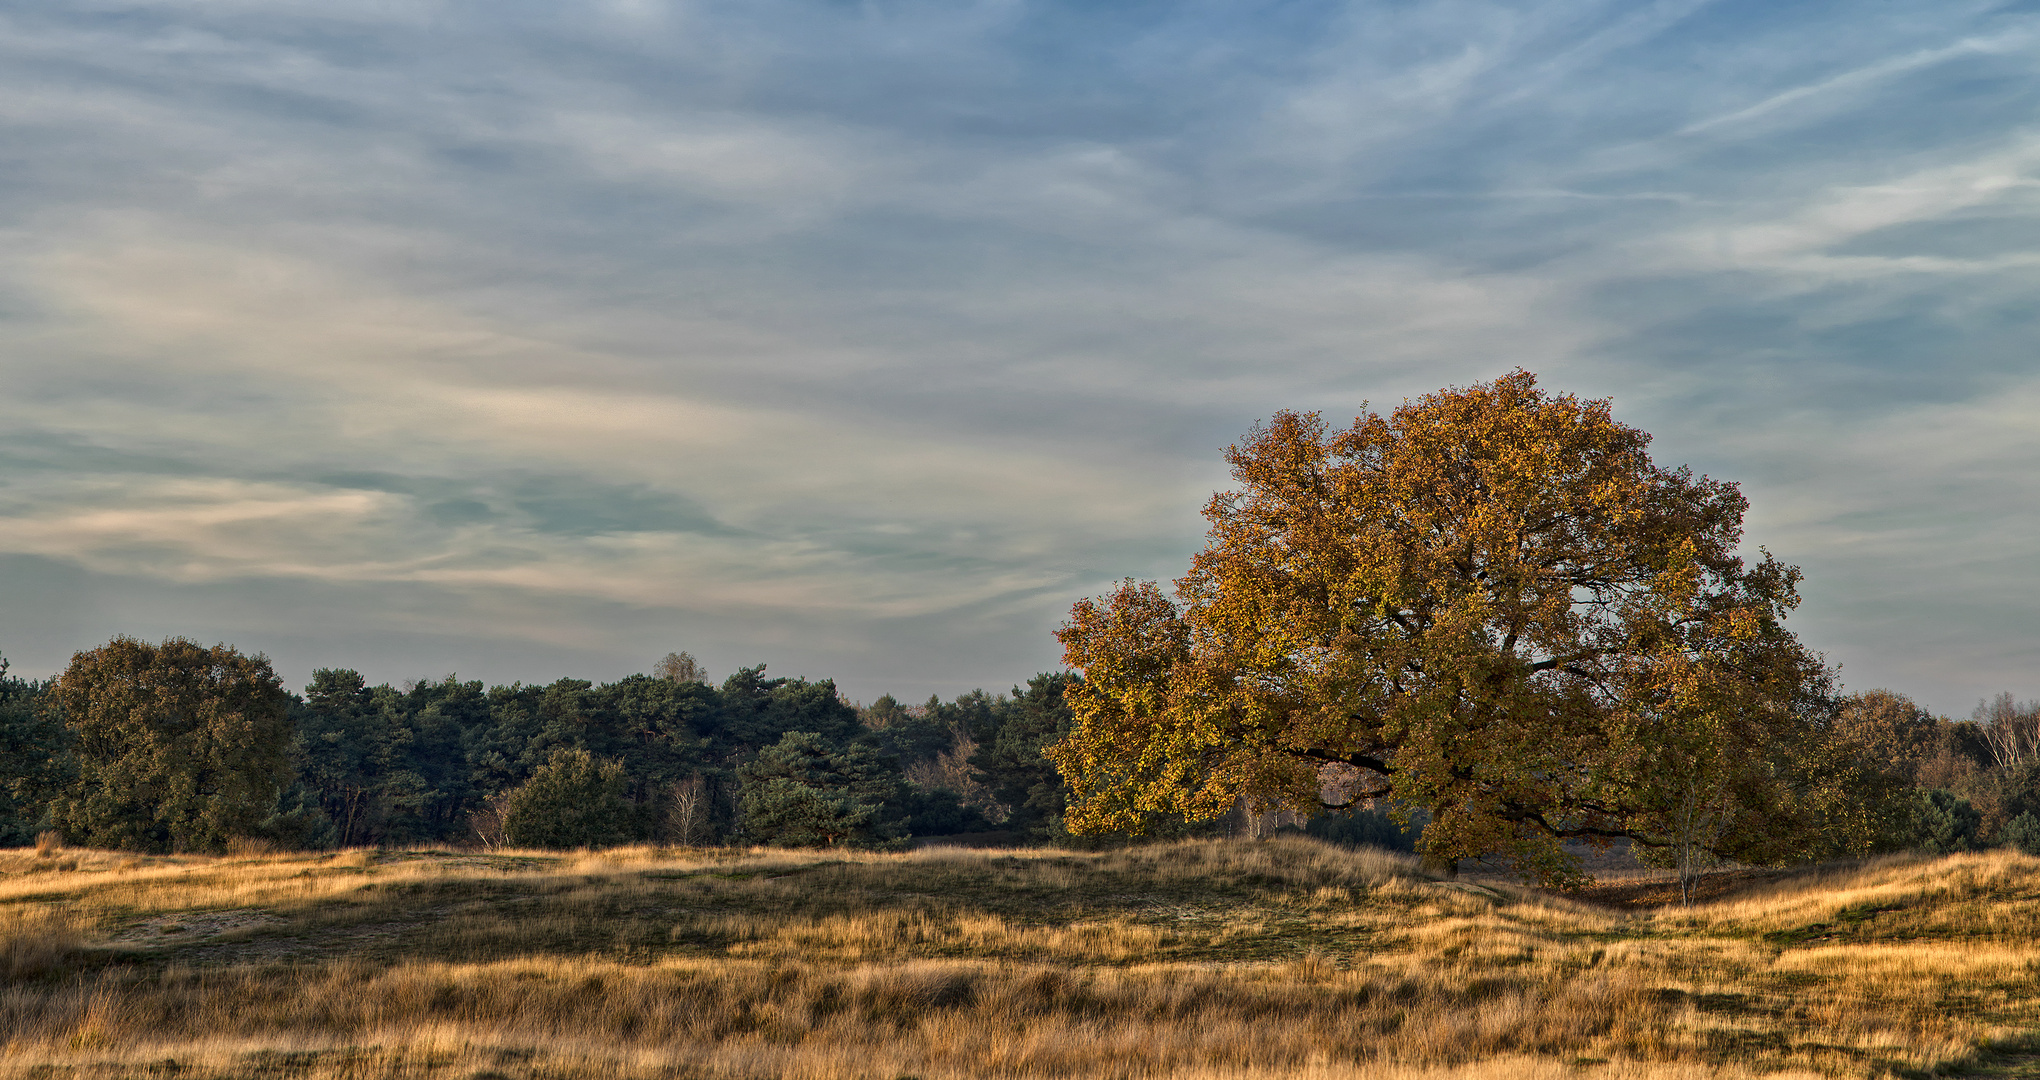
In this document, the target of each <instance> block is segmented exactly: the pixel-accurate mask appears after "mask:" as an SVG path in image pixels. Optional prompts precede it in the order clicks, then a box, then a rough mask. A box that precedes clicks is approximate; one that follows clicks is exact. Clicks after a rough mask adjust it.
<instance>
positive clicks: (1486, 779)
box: [1050, 371, 1877, 881]
mask: <svg viewBox="0 0 2040 1080" xmlns="http://www.w3.org/2000/svg"><path fill="white" fill-rule="evenodd" d="M1649 442H1650V436H1649V435H1648V434H1646V433H1645V432H1642V431H1639V430H1637V429H1635V428H1632V427H1628V426H1625V425H1623V424H1621V423H1618V422H1616V421H1615V420H1614V419H1613V418H1612V416H1611V415H1610V409H1609V405H1608V403H1607V402H1606V401H1582V400H1579V399H1577V398H1574V397H1572V396H1569V395H1553V394H1547V393H1545V392H1543V391H1541V390H1539V389H1538V388H1537V386H1536V380H1535V377H1534V376H1532V375H1530V374H1529V373H1526V372H1522V371H1517V372H1514V373H1511V374H1509V375H1506V376H1504V377H1502V378H1500V379H1497V380H1496V381H1495V382H1493V383H1492V384H1482V385H1476V386H1472V387H1469V388H1465V389H1449V390H1443V391H1440V392H1438V393H1435V394H1431V395H1428V396H1426V397H1424V398H1422V399H1421V400H1418V401H1414V402H1408V403H1405V404H1404V405H1403V406H1402V407H1400V408H1398V409H1396V410H1395V411H1394V412H1393V413H1392V414H1390V415H1388V416H1382V415H1379V414H1375V413H1368V414H1367V415H1364V416H1361V417H1360V418H1358V419H1357V420H1355V421H1354V422H1353V424H1352V426H1351V427H1349V428H1346V429H1344V430H1333V429H1332V428H1331V427H1330V426H1329V425H1327V424H1326V422H1325V421H1324V420H1323V419H1322V418H1321V417H1320V416H1319V415H1318V414H1316V413H1281V414H1278V415H1277V416H1276V417H1275V418H1274V419H1273V420H1272V421H1270V422H1268V423H1267V424H1265V425H1263V426H1260V427H1257V428H1256V429H1255V430H1254V431H1253V432H1252V433H1251V434H1250V436H1249V437H1248V438H1247V439H1246V441H1244V442H1243V443H1241V444H1239V445H1237V446H1234V447H1231V448H1230V449H1229V450H1228V451H1227V459H1228V460H1229V461H1230V463H1231V465H1232V470H1233V475H1234V477H1235V478H1236V479H1237V481H1238V483H1239V486H1238V488H1237V489H1235V490H1231V491H1225V492H1220V493H1219V494H1217V495H1215V496H1213V498H1212V500H1211V502H1210V504H1209V506H1207V507H1206V509H1205V516H1206V517H1207V518H1208V519H1209V520H1210V523H1211V527H1210V532H1209V539H1208V542H1207V544H1206V546H1205V548H1204V550H1203V551H1202V552H1201V553H1199V554H1198V555H1197V556H1196V557H1195V559H1194V560H1193V562H1192V565H1191V568H1190V572H1189V573H1188V574H1187V575H1186V576H1184V577H1183V578H1181V579H1180V580H1178V581H1177V582H1176V589H1175V595H1174V597H1170V596H1168V595H1165V594H1164V593H1163V591H1162V590H1161V589H1160V588H1159V587H1157V586H1156V585H1155V584H1153V583H1148V582H1131V581H1129V582H1127V583H1126V584H1124V585H1123V586H1122V587H1120V588H1119V589H1118V590H1117V592H1115V593H1114V594H1113V595H1111V596H1109V597H1106V598H1103V599H1102V600H1086V601H1084V602H1082V603H1079V604H1078V605H1076V607H1075V609H1074V610H1073V611H1072V613H1071V618H1070V621H1069V622H1068V624H1066V625H1065V626H1064V628H1063V629H1062V630H1061V631H1060V637H1061V639H1062V642H1063V644H1064V646H1065V657H1066V659H1067V662H1068V663H1069V664H1070V665H1071V666H1072V667H1075V668H1079V669H1081V670H1082V671H1083V673H1084V678H1083V680H1082V682H1081V683H1080V684H1078V685H1077V686H1076V687H1074V688H1073V689H1072V690H1071V692H1070V694H1069V699H1070V702H1071V704H1072V706H1073V708H1074V709H1075V712H1076V716H1077V722H1076V726H1075V729H1074V731H1073V732H1072V733H1071V735H1070V736H1069V737H1068V738H1066V739H1065V740H1063V741H1062V742H1061V743H1060V744H1058V745H1057V746H1056V747H1054V748H1053V749H1052V750H1051V751H1050V754H1051V756H1052V757H1053V758H1054V760H1055V761H1056V762H1057V764H1058V765H1059V766H1060V767H1061V769H1062V770H1063V772H1064V775H1065V776H1066V777H1067V778H1068V779H1069V781H1070V784H1071V787H1072V791H1073V802H1072V806H1071V809H1070V812H1069V815H1068V823H1069V825H1070V827H1071V829H1072V830H1074V831H1091V832H1107V831H1125V832H1135V833H1138V832H1141V831H1143V830H1145V829H1147V828H1149V827H1151V826H1152V825H1153V824H1154V823H1155V822H1157V821H1161V820H1169V819H1179V820H1180V819H1188V820H1193V821H1194V820H1208V819H1211V818H1214V817H1216V816H1218V815H1220V814H1223V813H1225V812H1226V811H1228V810H1229V809H1230V808H1231V807H1232V806H1233V805H1234V804H1235V803H1236V802H1237V801H1238V800H1240V799H1242V798H1245V799H1247V800H1248V801H1250V802H1253V803H1257V804H1260V805H1263V806H1268V805H1288V806H1292V807H1296V808H1299V809H1304V810H1307V811H1312V812H1321V811H1322V809H1323V805H1322V803H1321V799H1322V798H1323V796H1324V795H1325V792H1326V791H1327V789H1328V787H1331V786H1334V785H1329V784H1328V781H1329V780H1330V779H1332V778H1333V777H1332V773H1343V774H1344V775H1345V778H1346V783H1345V785H1344V795H1343V798H1350V799H1363V800H1364V799H1389V800H1393V801H1394V802H1395V803H1396V804H1397V805H1400V806H1404V807H1423V808H1426V809H1428V810H1429V811H1430V812H1431V815H1432V817H1431V824H1430V826H1429V827H1428V828H1427V829H1426V830H1425V833H1424V841H1423V842H1424V845H1425V850H1426V853H1427V854H1428V855H1429V856H1431V857H1432V858H1433V859H1436V860H1443V861H1450V860H1452V859H1455V858H1458V857H1463V856H1471V855H1476V854H1483V853H1493V852H1498V851H1499V852H1506V853H1509V854H1510V855H1512V856H1513V857H1515V859H1516V860H1517V863H1518V865H1519V866H1522V867H1524V868H1525V869H1526V871H1527V872H1529V873H1531V874H1532V875H1533V876H1537V877H1541V878H1543V879H1545V880H1551V881H1562V880H1566V879H1568V878H1569V877H1571V876H1572V870H1571V866H1572V863H1571V862H1570V860H1568V859H1567V858H1566V857H1565V856H1564V854H1563V852H1562V850H1561V848H1560V846H1559V841H1560V840H1561V839H1564V838H1569V837H1600V838H1616V837H1631V838H1635V839H1637V840H1640V841H1642V842H1644V843H1645V844H1646V845H1656V846H1662V847H1666V848H1676V849H1678V850H1681V851H1702V850H1704V851H1711V852H1715V853H1720V854H1728V855H1734V856H1736V857H1739V858H1744V859H1747V860H1752V861H1779V860H1783V859H1788V858H1793V857H1800V856H1804V855H1808V854H1817V853H1820V852H1822V851H1824V850H1828V849H1834V848H1848V847H1851V846H1855V847H1862V846H1864V845H1866V844H1867V843H1868V842H1869V838H1870V836H1871V835H1872V834H1873V833H1874V831H1875V829H1876V827H1877V823H1876V822H1875V821H1873V820H1871V818H1872V817H1874V814H1871V813H1870V812H1868V811H1865V810H1863V809H1862V808H1861V807H1860V806H1859V805H1857V803H1855V802H1852V801H1851V799H1850V798H1849V796H1848V792H1849V790H1850V789H1851V785H1852V784H1853V783H1855V782H1856V781H1858V780H1860V779H1861V777H1856V776H1852V775H1850V769H1851V768H1852V766H1851V764H1850V761H1849V759H1848V755H1847V754H1846V753H1844V752H1843V750H1842V749H1841V748H1839V747H1838V746H1837V744H1835V743H1834V742H1833V740H1831V739H1830V738H1829V736H1828V732H1827V725H1828V722H1829V713H1830V712H1831V711H1832V706H1831V700H1832V696H1831V694H1830V692H1829V676H1828V673H1827V671H1826V670H1825V669H1824V668H1823V666H1822V664H1821V662H1820V660H1819V659H1818V657H1816V656H1814V655H1813V654H1811V653H1810V652H1809V651H1808V650H1806V649H1805V648H1804V647H1802V646H1801V645H1800V643H1799V642H1798V641H1797V640H1796V639H1795V638H1794V637H1793V635H1792V634H1791V633H1790V632H1789V631H1787V630H1786V629H1785V627H1784V625H1783V622H1784V618H1785V616H1786V614H1787V613H1788V612H1789V611H1790V610H1791V609H1792V608H1793V607H1794V606H1795V605H1796V604H1797V603H1798V596H1797V593H1796V585H1797V582H1798V580H1799V572H1798V570H1797V569H1796V568H1794V567H1790V566H1786V565H1782V564H1781V563H1779V562H1778V561H1777V560H1775V559H1774V558H1772V557H1771V556H1770V554H1769V553H1763V554H1761V555H1760V556H1759V557H1758V558H1757V559H1756V560H1755V561H1754V562H1746V561H1745V560H1744V559H1743V558H1741V557H1740V556H1739V555H1738V553H1737V548H1738V545H1739V543H1740V541H1741V522H1742V516H1743V512H1744V509H1745V507H1746V503H1745V500H1744V499H1743V496H1742V495H1741V493H1740V492H1739V491H1738V490H1737V488H1736V486H1735V485H1734V484H1732V483H1727V482H1723V481H1718V480H1712V479H1709V478H1707V477H1704V476H1701V477H1696V476H1694V475H1692V474H1691V473H1690V472H1689V471H1688V470H1687V469H1685V468H1676V469H1672V468H1664V467H1661V466H1659V465H1657V464H1655V463H1653V462H1652V461H1651V459H1650V456H1649V454H1648V453H1647V452H1646V449H1647V446H1648V444H1649ZM1328 768H1329V769H1330V770H1332V773H1328V772H1327V770H1328Z"/></svg>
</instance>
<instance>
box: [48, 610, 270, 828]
mask: <svg viewBox="0 0 2040 1080" xmlns="http://www.w3.org/2000/svg"><path fill="white" fill-rule="evenodd" d="M49 694H50V696H51V697H52V699H53V700H54V701H55V703H56V704H57V705H58V706H59V707H60V708H62V710H63V715H64V722H65V724H66V726H67V728H68V729H69V731H70V733H71V736H72V739H73V745H74V746H75V748H76V750H75V753H76V761H77V765H78V773H77V777H76V779H75V780H74V781H72V783H71V785H70V786H69V789H68V790H67V791H66V792H65V794H64V795H62V796H61V797H59V798H58V799H56V800H55V801H54V803H53V804H52V806H51V821H52V823H53V824H54V825H55V826H56V827H57V828H59V829H61V830H62V831H63V832H64V834H65V835H66V836H67V837H68V838H70V839H72V840H74V841H77V842H82V843H85V844H88V845H91V846H94V847H112V848H123V849H129V850H137V851H158V852H161V851H173V850H174V851H208V850H220V849H222V848H224V847H225V846H226V844H227V841H229V840H231V839H234V838H236V837H245V836H254V835H257V834H258V833H259V831H260V830H259V826H260V825H261V824H262V822H263V821H264V820H265V819H267V818H268V817H269V815H270V814H271V813H272V812H274V811H275V809H276V805H277V796H278V794H279V793H280V792H281V791H282V789H283V788H284V786H285V784H286V783H287V782H288V780H289V777H290V765H291V761H290V748H291V736H292V733H291V728H290V714H289V702H290V698H289V695H288V694H286V693H285V692H284V690H283V686H282V685H281V683H280V682H279V681H278V680H277V677H276V673H275V672H274V671H272V670H270V667H269V661H268V659H267V658H265V657H263V656H261V655H259V654H258V655H255V656H243V655H242V654H241V653H239V652H237V651H235V650H234V649H231V648H228V647H227V646H225V645H218V646H214V647H212V648H206V647H205V646H202V645H199V644H198V643H196V642H193V641H188V640H185V639H183V638H170V639H169V640H166V641H164V642H163V643H162V644H161V645H150V644H148V643H146V642H142V641H137V640H135V639H134V638H129V637H118V638H115V639H113V640H112V641H110V642H108V643H107V644H105V645H103V646H101V647H99V648H97V649H94V650H92V651H90V652H81V653H78V654H77V655H76V656H74V657H72V658H71V666H70V667H69V668H68V669H67V670H65V672H64V674H63V675H62V676H60V677H59V678H58V679H57V680H56V682H55V684H54V685H53V686H52V688H51V689H50V690H49Z"/></svg>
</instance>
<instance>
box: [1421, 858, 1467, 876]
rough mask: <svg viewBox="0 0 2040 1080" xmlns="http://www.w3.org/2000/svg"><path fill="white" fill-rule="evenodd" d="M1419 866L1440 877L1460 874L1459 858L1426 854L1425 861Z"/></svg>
mask: <svg viewBox="0 0 2040 1080" xmlns="http://www.w3.org/2000/svg"><path fill="white" fill-rule="evenodd" d="M1418 867H1419V869H1421V870H1423V872H1424V873H1426V874H1436V875H1438V876H1439V877H1446V878H1456V877H1458V876H1459V860H1458V859H1446V858H1441V857H1439V856H1436V855H1426V856H1424V857H1423V861H1422V862H1420V863H1419V864H1418Z"/></svg>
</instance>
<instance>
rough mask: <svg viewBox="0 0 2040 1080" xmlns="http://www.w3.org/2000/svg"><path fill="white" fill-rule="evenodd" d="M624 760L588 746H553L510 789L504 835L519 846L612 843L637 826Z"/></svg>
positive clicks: (627, 838) (626, 836)
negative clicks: (591, 750) (527, 776)
mask: <svg viewBox="0 0 2040 1080" xmlns="http://www.w3.org/2000/svg"><path fill="white" fill-rule="evenodd" d="M629 786H630V781H629V779H628V778H627V777H626V776H625V775H624V771H623V765H622V764H621V763H620V762H616V761H606V760H603V759H600V758H597V757H596V756H595V755H593V754H590V753H589V752H588V751H586V750H578V749H567V748H561V749H558V750H555V751H553V753H552V756H551V757H550V758H548V759H547V760H546V763H545V764H544V765H541V766H539V767H538V771H536V772H534V773H533V774H532V776H531V779H530V780H529V781H528V782H526V783H525V785H524V786H523V787H520V788H518V789H517V790H516V791H513V792H511V793H510V799H509V806H508V808H507V813H506V814H505V818H504V822H503V834H504V837H505V839H507V840H508V841H509V842H510V843H512V844H514V845H516V846H518V847H539V848H577V847H613V846H615V845H617V844H625V843H629V842H630V841H631V840H633V839H635V838H636V835H637V832H638V827H639V826H638V821H637V818H638V814H637V810H636V807H635V806H633V805H632V803H631V801H630V792H629Z"/></svg>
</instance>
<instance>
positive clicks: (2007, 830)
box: [1998, 810, 2040, 855]
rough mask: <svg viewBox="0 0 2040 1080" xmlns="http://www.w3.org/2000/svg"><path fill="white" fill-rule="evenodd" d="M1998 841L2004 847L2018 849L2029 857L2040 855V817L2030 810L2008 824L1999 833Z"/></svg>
mask: <svg viewBox="0 0 2040 1080" xmlns="http://www.w3.org/2000/svg"><path fill="white" fill-rule="evenodd" d="M1998 840H1999V842H2000V843H2002V844H2003V845H2004V846H2006V847H2009V848H2017V849H2019V850H2020V851H2023V852H2025V853H2026V854H2028V855H2040V815H2035V814H2034V813H2033V812H2032V811H2031V810H2028V811H2026V812H2025V813H2023V814H2020V815H2019V816H2018V817H2015V818H2013V819H2012V820H2011V821H2009V822H2006V823H2005V827H2004V828H2003V829H2002V830H2000V831H1999V832H1998Z"/></svg>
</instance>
